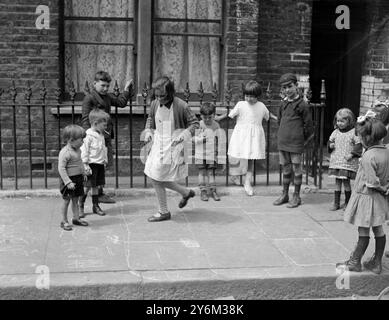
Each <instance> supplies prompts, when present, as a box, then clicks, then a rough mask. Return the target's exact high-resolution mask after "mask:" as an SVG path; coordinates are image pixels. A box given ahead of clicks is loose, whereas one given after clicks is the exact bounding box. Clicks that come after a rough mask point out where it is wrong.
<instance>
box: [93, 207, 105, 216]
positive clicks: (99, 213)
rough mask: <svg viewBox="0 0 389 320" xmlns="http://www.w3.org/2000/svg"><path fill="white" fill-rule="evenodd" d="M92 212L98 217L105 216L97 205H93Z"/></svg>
mask: <svg viewBox="0 0 389 320" xmlns="http://www.w3.org/2000/svg"><path fill="white" fill-rule="evenodd" d="M92 211H93V213H95V214H98V215H99V216H105V212H104V211H103V210H101V208H100V207H99V205H98V204H94V205H93V207H92Z"/></svg>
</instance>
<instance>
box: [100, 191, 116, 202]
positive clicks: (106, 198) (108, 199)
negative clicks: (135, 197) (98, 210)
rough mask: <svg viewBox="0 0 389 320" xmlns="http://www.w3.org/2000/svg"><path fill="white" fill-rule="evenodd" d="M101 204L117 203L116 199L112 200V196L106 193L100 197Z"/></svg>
mask: <svg viewBox="0 0 389 320" xmlns="http://www.w3.org/2000/svg"><path fill="white" fill-rule="evenodd" d="M99 202H100V203H116V201H115V200H114V199H112V198H111V197H110V196H108V195H106V194H104V193H103V194H101V195H99Z"/></svg>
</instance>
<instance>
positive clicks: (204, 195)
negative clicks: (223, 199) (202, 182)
mask: <svg viewBox="0 0 389 320" xmlns="http://www.w3.org/2000/svg"><path fill="white" fill-rule="evenodd" d="M200 197H201V200H202V201H208V194H207V190H201V193H200Z"/></svg>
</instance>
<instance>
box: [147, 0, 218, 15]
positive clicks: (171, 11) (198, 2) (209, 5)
mask: <svg viewBox="0 0 389 320" xmlns="http://www.w3.org/2000/svg"><path fill="white" fill-rule="evenodd" d="M154 8H155V12H154V13H155V17H156V18H187V19H221V17H222V0H154Z"/></svg>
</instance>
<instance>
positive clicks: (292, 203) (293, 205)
mask: <svg viewBox="0 0 389 320" xmlns="http://www.w3.org/2000/svg"><path fill="white" fill-rule="evenodd" d="M300 204H301V198H300V197H299V196H298V195H293V198H292V201H290V202H289V204H288V205H287V206H286V207H287V208H297V207H298V206H299V205H300Z"/></svg>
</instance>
